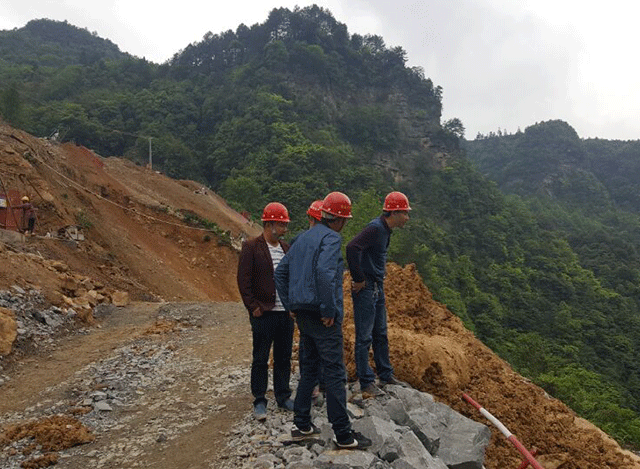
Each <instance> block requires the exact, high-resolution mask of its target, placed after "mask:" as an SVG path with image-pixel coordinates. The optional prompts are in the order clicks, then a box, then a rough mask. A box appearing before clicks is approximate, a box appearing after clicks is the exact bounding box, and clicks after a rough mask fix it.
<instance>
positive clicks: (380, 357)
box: [351, 279, 393, 388]
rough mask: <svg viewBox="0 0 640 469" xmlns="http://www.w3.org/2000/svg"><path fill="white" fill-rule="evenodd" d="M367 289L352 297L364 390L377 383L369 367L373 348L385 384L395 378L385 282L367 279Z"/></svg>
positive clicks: (361, 383)
mask: <svg viewBox="0 0 640 469" xmlns="http://www.w3.org/2000/svg"><path fill="white" fill-rule="evenodd" d="M366 282H367V283H366V286H365V287H364V288H363V289H362V290H360V291H359V292H358V293H352V294H351V297H352V298H353V322H354V324H355V326H356V345H355V360H356V373H357V374H358V379H359V380H360V386H361V387H362V388H364V387H366V386H368V385H369V384H371V383H373V382H374V381H375V379H376V375H375V374H374V372H373V370H372V369H371V366H370V365H369V348H371V347H372V346H373V361H374V362H375V364H376V372H377V373H378V377H379V378H380V379H381V380H388V379H390V378H391V376H393V367H392V366H391V362H390V361H389V338H388V336H387V309H386V307H385V299H384V286H383V284H382V282H374V281H370V280H369V279H367V281H366Z"/></svg>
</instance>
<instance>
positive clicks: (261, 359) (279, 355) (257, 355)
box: [250, 311, 293, 405]
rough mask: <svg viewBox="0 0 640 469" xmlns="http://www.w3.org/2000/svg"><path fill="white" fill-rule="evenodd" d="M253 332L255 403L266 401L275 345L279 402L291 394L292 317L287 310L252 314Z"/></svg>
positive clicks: (277, 398) (276, 383)
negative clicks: (270, 364)
mask: <svg viewBox="0 0 640 469" xmlns="http://www.w3.org/2000/svg"><path fill="white" fill-rule="evenodd" d="M250 319H251V331H252V332H253V362H252V363H251V393H252V394H253V397H254V401H253V405H256V404H258V403H260V402H263V403H265V404H266V403H267V399H266V397H265V394H266V393H267V384H268V382H269V352H270V351H271V346H272V345H273V393H274V395H275V397H276V402H277V403H278V405H282V404H283V403H284V402H285V401H286V400H287V399H289V397H291V388H290V387H289V379H290V377H291V349H292V346H293V319H291V318H290V317H289V313H287V312H285V311H276V312H274V311H267V312H265V313H264V314H263V315H262V316H260V317H257V318H256V317H253V315H251V316H250Z"/></svg>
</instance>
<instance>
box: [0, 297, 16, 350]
mask: <svg viewBox="0 0 640 469" xmlns="http://www.w3.org/2000/svg"><path fill="white" fill-rule="evenodd" d="M17 336H18V326H17V323H16V315H15V314H14V312H13V311H11V310H10V309H6V308H0V356H1V355H8V354H9V353H11V347H12V346H13V342H14V341H15V340H16V337H17Z"/></svg>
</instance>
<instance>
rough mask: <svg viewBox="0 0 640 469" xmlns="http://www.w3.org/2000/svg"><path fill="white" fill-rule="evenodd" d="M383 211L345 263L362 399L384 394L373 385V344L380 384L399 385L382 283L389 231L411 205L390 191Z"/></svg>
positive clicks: (401, 223)
mask: <svg viewBox="0 0 640 469" xmlns="http://www.w3.org/2000/svg"><path fill="white" fill-rule="evenodd" d="M382 210H383V212H382V216H380V217H378V218H374V219H373V220H372V221H371V222H370V223H369V224H368V225H367V226H366V227H365V228H364V229H363V230H362V231H361V232H360V233H359V234H358V235H356V236H355V237H354V238H353V239H352V240H351V242H349V244H348V245H347V262H348V264H349V270H350V272H351V279H352V281H353V284H352V291H351V296H352V298H353V322H354V324H355V328H356V341H355V342H356V343H355V360H356V372H357V374H358V379H359V380H360V389H361V390H362V396H363V397H364V398H365V399H366V398H369V397H375V396H378V395H380V394H383V393H382V391H381V390H380V388H378V387H377V386H376V385H375V378H376V376H375V374H374V372H373V370H372V369H371V366H370V365H369V348H370V347H372V346H373V360H374V362H375V365H376V372H377V373H378V377H379V378H380V383H381V384H382V385H386V384H400V382H399V381H397V380H396V379H395V377H394V376H393V367H392V366H391V361H390V359H389V339H388V336H387V310H386V305H385V298H384V284H383V282H384V276H385V267H386V263H387V249H388V248H389V241H390V240H391V232H392V230H393V229H394V228H400V227H402V226H404V224H405V223H406V222H407V221H408V220H409V210H411V207H409V199H407V197H406V196H405V195H404V194H403V193H401V192H391V193H390V194H388V195H387V197H386V198H385V201H384V206H383V208H382Z"/></svg>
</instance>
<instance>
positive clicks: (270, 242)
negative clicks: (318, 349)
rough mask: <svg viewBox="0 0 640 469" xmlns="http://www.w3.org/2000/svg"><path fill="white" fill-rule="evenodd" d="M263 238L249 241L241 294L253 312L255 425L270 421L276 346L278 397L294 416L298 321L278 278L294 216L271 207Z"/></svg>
mask: <svg viewBox="0 0 640 469" xmlns="http://www.w3.org/2000/svg"><path fill="white" fill-rule="evenodd" d="M262 223H263V230H262V234H261V235H260V236H258V237H256V238H253V239H250V240H249V241H245V242H244V243H243V244H242V250H241V252H240V261H239V263H238V290H240V295H241V296H242V301H243V302H244V305H245V306H246V307H247V310H248V311H249V320H250V321H251V331H252V334H253V362H252V364H251V393H252V394H253V397H254V401H253V412H254V416H255V418H256V419H258V420H260V421H264V420H266V418H267V399H266V397H265V394H266V392H267V383H268V381H269V352H270V350H271V346H272V345H273V393H274V395H275V398H276V402H277V404H278V407H280V408H281V409H285V410H293V401H292V400H291V388H290V387H289V378H290V376H291V349H292V344H293V327H294V326H293V319H291V317H289V313H288V312H287V311H285V309H284V307H283V306H282V302H281V301H280V298H279V297H278V294H277V292H276V286H275V283H274V280H273V272H274V270H275V268H276V267H277V266H278V264H279V263H280V260H281V259H282V258H283V257H284V255H285V253H286V252H287V251H288V250H289V245H288V244H287V243H285V242H284V241H282V240H281V239H280V238H281V237H282V236H284V234H285V233H286V232H287V225H288V223H289V214H288V212H287V209H286V207H285V206H284V205H282V204H280V203H278V202H271V203H270V204H267V206H266V207H265V208H264V211H263V214H262Z"/></svg>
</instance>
